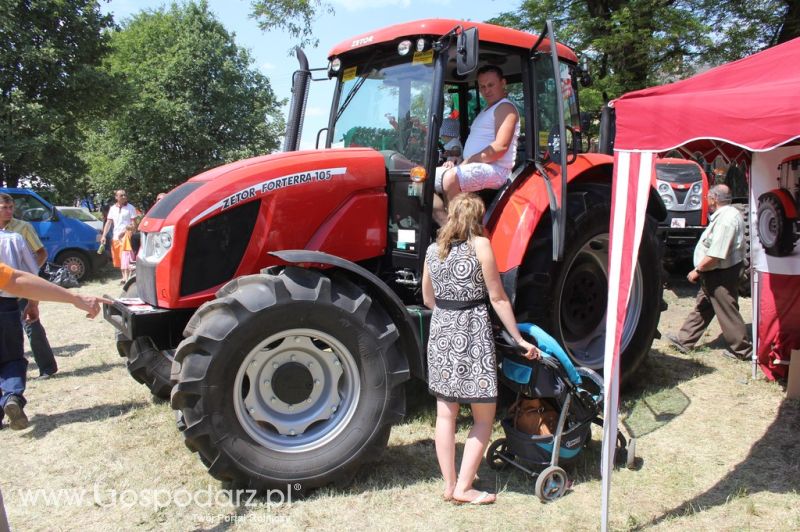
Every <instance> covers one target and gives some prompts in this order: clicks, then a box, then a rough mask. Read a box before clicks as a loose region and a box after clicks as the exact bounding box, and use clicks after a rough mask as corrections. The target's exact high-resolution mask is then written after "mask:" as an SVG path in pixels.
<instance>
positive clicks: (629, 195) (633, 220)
mask: <svg viewBox="0 0 800 532" xmlns="http://www.w3.org/2000/svg"><path fill="white" fill-rule="evenodd" d="M654 162H655V153H653V152H647V151H645V152H634V151H617V152H616V153H615V154H614V184H613V188H612V196H611V205H612V208H611V229H610V230H611V242H610V247H611V251H610V253H611V255H610V257H609V265H608V286H609V288H610V287H612V286H616V287H618V290H609V293H608V311H607V312H606V344H605V364H604V373H603V375H605V379H604V380H605V398H604V412H603V419H604V424H603V463H602V470H603V523H608V506H609V505H608V502H609V500H608V498H609V495H610V486H611V474H610V473H611V470H612V469H613V468H614V455H615V449H616V445H617V411H618V409H619V408H618V407H619V405H618V401H619V354H620V339H621V337H622V325H623V323H624V322H625V314H626V309H627V307H628V299H629V297H630V293H631V282H632V280H633V275H634V273H635V272H636V262H637V260H638V257H639V245H640V244H641V242H642V230H643V229H644V223H645V218H646V211H647V198H648V196H649V194H650V185H651V183H652V182H654V181H655V170H654Z"/></svg>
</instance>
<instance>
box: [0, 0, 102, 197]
mask: <svg viewBox="0 0 800 532" xmlns="http://www.w3.org/2000/svg"><path fill="white" fill-rule="evenodd" d="M111 24H112V21H111V18H110V17H107V16H103V15H101V14H100V11H99V7H98V4H97V2H96V1H94V0H3V1H2V2H0V185H6V186H12V187H13V186H17V185H18V184H19V182H20V180H21V179H28V180H30V181H31V182H33V183H34V184H36V183H41V182H46V183H48V184H52V185H55V186H56V188H58V189H59V190H60V191H61V192H65V191H66V190H67V189H69V188H71V186H72V184H74V183H76V182H80V181H81V180H82V178H83V175H84V170H85V169H84V165H83V163H82V162H81V160H80V158H79V157H78V155H77V151H78V146H79V145H80V143H81V139H82V136H81V131H80V129H79V127H78V126H79V123H80V121H81V120H82V119H87V118H91V117H94V116H97V115H98V114H99V113H102V112H103V111H104V109H105V106H106V104H107V103H108V97H109V96H110V95H111V94H113V84H112V82H111V80H110V79H109V78H108V76H107V75H105V74H104V73H103V72H102V71H101V70H100V69H99V68H98V67H99V65H100V62H101V60H102V58H103V56H104V55H105V53H106V52H107V48H108V44H107V41H108V38H107V35H106V34H105V33H104V30H106V29H107V28H109V27H110V26H111Z"/></svg>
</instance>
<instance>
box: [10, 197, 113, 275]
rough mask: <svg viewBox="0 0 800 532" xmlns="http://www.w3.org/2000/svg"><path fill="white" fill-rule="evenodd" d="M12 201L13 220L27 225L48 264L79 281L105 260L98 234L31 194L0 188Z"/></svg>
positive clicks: (106, 259) (106, 258)
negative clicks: (53, 264) (63, 270)
mask: <svg viewBox="0 0 800 532" xmlns="http://www.w3.org/2000/svg"><path fill="white" fill-rule="evenodd" d="M0 192H4V193H6V194H9V195H10V196H11V197H13V198H14V217H15V218H19V219H20V220H24V221H26V222H30V224H31V225H32V226H33V227H34V229H36V233H37V234H38V235H39V238H40V239H41V241H42V244H44V247H45V249H46V250H47V257H48V258H47V260H48V261H50V262H55V263H56V264H60V265H64V266H66V267H67V268H69V270H70V271H71V272H72V273H73V274H74V275H75V277H77V278H78V280H79V281H82V280H84V279H86V278H87V277H89V276H90V275H91V274H92V272H93V271H96V269H97V268H99V267H100V266H101V265H102V264H103V263H105V262H107V261H108V257H107V256H106V255H105V254H103V255H98V254H97V248H98V246H99V245H100V231H97V230H96V229H94V228H92V227H90V226H89V225H87V224H85V223H83V222H81V221H79V220H75V219H74V218H70V217H69V216H65V215H64V214H62V213H60V212H59V211H58V209H56V208H55V207H54V206H53V205H51V204H50V203H48V202H47V201H46V200H45V199H44V198H42V197H41V196H40V195H39V194H37V193H36V192H34V191H33V190H29V189H25V188H0Z"/></svg>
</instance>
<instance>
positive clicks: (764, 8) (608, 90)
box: [491, 0, 800, 110]
mask: <svg viewBox="0 0 800 532" xmlns="http://www.w3.org/2000/svg"><path fill="white" fill-rule="evenodd" d="M794 4H795V2H792V1H791V0H747V1H745V0H524V1H523V2H522V4H521V5H520V7H519V9H518V10H517V11H515V12H507V13H502V14H501V15H499V16H498V17H496V18H495V19H493V20H492V21H491V22H494V23H497V24H502V25H505V26H510V27H515V28H519V29H524V30H528V31H533V32H536V33H538V32H540V31H541V30H542V28H543V27H544V21H545V19H546V18H550V19H552V20H553V21H554V25H555V31H556V36H557V37H558V39H559V40H560V41H561V42H564V43H566V44H568V45H570V46H571V47H572V48H574V49H575V50H576V51H578V53H579V54H581V55H582V56H583V57H585V58H586V59H588V61H589V64H590V67H591V71H592V74H593V76H594V78H595V81H596V84H595V86H594V88H592V89H589V90H585V91H583V93H582V96H581V97H582V100H583V101H584V104H585V105H584V108H586V109H593V110H597V109H599V107H600V106H601V105H602V103H604V102H603V100H605V99H607V98H614V97H617V96H620V95H621V94H623V93H625V92H628V91H631V90H636V89H641V88H644V87H649V86H652V85H657V84H660V83H665V82H669V81H674V80H677V79H681V78H684V77H687V76H689V75H691V74H694V73H695V72H697V71H698V69H701V68H707V67H709V66H714V65H717V64H720V63H723V62H726V61H730V60H734V59H739V58H741V57H743V56H745V55H748V54H750V53H753V52H756V51H758V50H760V49H763V48H765V47H767V46H769V45H772V44H775V43H776V42H778V40H779V39H781V38H783V39H785V38H786V37H785V36H786V34H787V31H788V32H791V31H797V22H796V21H795V22H791V21H792V20H793V19H792V17H794V19H797V18H800V13H797V10H798V8H797V7H796V6H795V7H791V6H794ZM784 18H785V19H786V20H787V21H788V22H787V24H784V23H783V21H784ZM792 24H794V26H792ZM791 27H794V28H795V30H791ZM784 30H786V31H784Z"/></svg>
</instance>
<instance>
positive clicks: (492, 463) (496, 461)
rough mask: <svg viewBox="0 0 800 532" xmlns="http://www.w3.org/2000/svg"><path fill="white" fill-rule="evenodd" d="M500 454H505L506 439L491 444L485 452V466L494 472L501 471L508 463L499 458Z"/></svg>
mask: <svg viewBox="0 0 800 532" xmlns="http://www.w3.org/2000/svg"><path fill="white" fill-rule="evenodd" d="M500 453H503V454H506V439H505V438H500V439H498V440H495V441H494V442H492V444H491V445H490V446H489V450H488V451H486V464H487V465H488V466H489V467H490V468H492V469H494V470H495V471H502V470H503V469H505V468H506V467H508V463H507V462H506V461H505V460H503V459H502V458H500Z"/></svg>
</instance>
